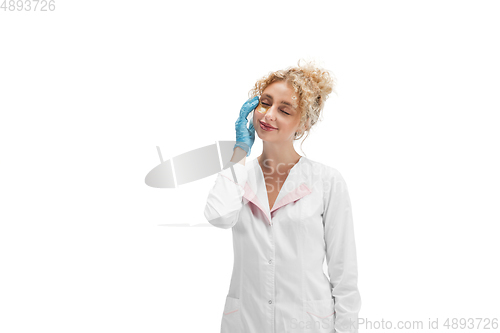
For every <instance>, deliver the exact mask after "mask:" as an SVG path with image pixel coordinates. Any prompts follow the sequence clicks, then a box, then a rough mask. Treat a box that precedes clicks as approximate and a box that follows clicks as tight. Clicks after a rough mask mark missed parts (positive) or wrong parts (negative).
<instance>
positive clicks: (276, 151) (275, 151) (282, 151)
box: [257, 141, 301, 172]
mask: <svg viewBox="0 0 500 333" xmlns="http://www.w3.org/2000/svg"><path fill="white" fill-rule="evenodd" d="M263 146H264V147H263V150H262V154H261V155H260V156H259V157H258V158H257V160H258V161H259V164H260V165H261V167H262V168H263V169H266V170H277V167H278V166H279V168H280V170H284V169H285V170H286V169H290V168H292V167H293V166H294V165H295V164H296V163H297V162H298V161H299V160H300V158H301V155H299V154H298V153H297V152H296V151H295V149H294V148H293V143H291V144H287V145H286V146H284V145H282V144H281V145H280V144H277V143H274V142H266V141H263ZM271 172H272V171H271Z"/></svg>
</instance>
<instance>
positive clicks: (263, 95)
mask: <svg viewBox="0 0 500 333" xmlns="http://www.w3.org/2000/svg"><path fill="white" fill-rule="evenodd" d="M262 97H267V98H270V99H271V100H272V99H273V97H272V96H271V95H269V94H262ZM281 104H285V105H288V106H289V107H291V108H292V109H293V110H295V108H294V107H293V105H292V104H290V103H288V102H287V101H281Z"/></svg>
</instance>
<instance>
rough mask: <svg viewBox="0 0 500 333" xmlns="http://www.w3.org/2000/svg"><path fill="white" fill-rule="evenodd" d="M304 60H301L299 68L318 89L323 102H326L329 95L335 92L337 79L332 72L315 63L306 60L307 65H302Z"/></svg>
mask: <svg viewBox="0 0 500 333" xmlns="http://www.w3.org/2000/svg"><path fill="white" fill-rule="evenodd" d="M302 60H304V59H300V60H299V61H298V63H297V65H298V67H299V68H300V69H301V71H302V72H303V73H304V75H305V76H307V77H309V79H310V80H311V81H312V82H314V84H315V85H316V86H317V87H318V90H319V93H320V96H321V99H322V100H323V101H326V99H327V98H328V95H329V94H330V93H331V92H332V91H335V85H336V79H335V77H334V76H333V74H332V73H331V72H330V71H328V70H326V69H323V68H321V67H319V66H316V64H315V63H314V61H305V60H304V61H305V64H303V65H301V61H302Z"/></svg>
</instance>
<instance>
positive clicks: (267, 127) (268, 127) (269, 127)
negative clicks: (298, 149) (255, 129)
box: [260, 121, 277, 130]
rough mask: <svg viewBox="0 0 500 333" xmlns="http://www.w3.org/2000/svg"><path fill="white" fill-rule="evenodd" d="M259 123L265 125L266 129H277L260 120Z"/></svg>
mask: <svg viewBox="0 0 500 333" xmlns="http://www.w3.org/2000/svg"><path fill="white" fill-rule="evenodd" d="M260 125H261V126H262V127H265V128H266V129H270V130H271V129H272V130H276V129H277V128H275V127H271V126H268V125H266V124H264V123H263V122H262V121H260Z"/></svg>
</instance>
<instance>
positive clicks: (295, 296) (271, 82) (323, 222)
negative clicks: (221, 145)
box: [205, 61, 361, 333]
mask: <svg viewBox="0 0 500 333" xmlns="http://www.w3.org/2000/svg"><path fill="white" fill-rule="evenodd" d="M333 88H334V79H333V78H332V77H331V76H330V74H329V73H328V71H325V70H322V69H320V68H317V67H315V66H314V65H312V64H310V63H308V64H305V65H304V66H301V65H300V61H299V63H298V67H294V68H288V69H285V70H279V71H276V72H272V73H270V74H269V75H268V76H265V77H264V78H262V79H261V80H259V81H258V82H257V83H256V84H255V87H254V88H253V89H252V90H251V91H250V95H251V98H250V99H249V100H248V101H247V102H246V103H245V104H244V105H243V107H242V108H241V111H240V116H239V118H238V120H237V121H236V142H237V143H236V145H235V148H234V155H233V158H232V160H231V162H230V165H231V166H232V167H231V168H225V169H224V170H222V171H221V172H220V173H219V174H218V176H217V180H216V182H215V185H214V187H213V188H212V190H211V191H210V193H209V196H208V199H207V204H206V207H205V217H206V218H207V220H208V221H209V222H210V223H211V224H212V225H214V226H216V227H219V228H224V229H227V228H232V233H233V249H234V266H233V273H232V278H231V284H230V288H229V292H228V295H227V297H226V302H225V307H224V312H223V317H222V325H221V332H222V333H238V332H248V333H271V332H273V333H274V332H276V333H278V332H287V333H288V332H357V318H358V312H359V309H360V306H361V299H360V294H359V291H358V287H357V261H356V247H355V241H354V230H353V222H352V212H351V205H350V199H349V194H348V192H347V187H346V183H345V181H344V179H343V178H342V175H341V174H340V173H339V171H337V170H336V169H335V168H332V167H329V166H326V165H323V164H321V163H319V162H315V161H313V160H310V159H308V158H306V157H304V156H301V155H299V154H298V153H297V152H296V151H295V149H294V146H293V142H294V140H297V139H299V138H301V137H302V135H303V134H304V132H306V131H309V130H310V128H311V127H312V126H314V124H316V122H317V120H318V118H319V115H320V113H321V111H322V110H323V107H324V103H325V101H326V99H327V98H328V94H330V93H331V92H332V91H333ZM259 96H260V99H259ZM254 109H255V110H256V112H254V114H253V118H252V121H251V124H250V126H249V128H247V117H248V115H249V113H250V112H251V111H252V110H254ZM255 132H257V135H258V136H259V138H261V139H262V141H263V151H262V154H261V155H260V156H259V157H258V158H256V159H254V160H252V161H250V162H249V163H245V161H246V157H247V156H249V155H250V151H251V147H252V145H253V143H254V140H255ZM236 162H237V163H236ZM325 258H326V264H327V266H328V275H329V279H328V278H327V276H326V275H325V273H324V271H323V263H324V259H325Z"/></svg>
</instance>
